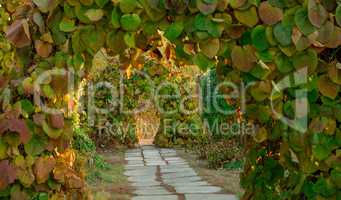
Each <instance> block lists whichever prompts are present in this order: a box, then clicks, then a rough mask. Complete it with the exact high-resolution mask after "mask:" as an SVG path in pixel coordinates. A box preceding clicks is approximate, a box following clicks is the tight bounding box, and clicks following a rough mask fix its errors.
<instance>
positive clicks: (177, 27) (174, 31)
mask: <svg viewBox="0 0 341 200" xmlns="http://www.w3.org/2000/svg"><path fill="white" fill-rule="evenodd" d="M183 30H184V24H183V22H182V21H178V22H174V23H173V24H171V25H170V26H168V27H167V29H166V31H165V37H166V38H167V39H168V40H169V41H171V42H173V41H175V40H176V39H177V38H178V37H179V36H180V35H181V33H182V31H183Z"/></svg>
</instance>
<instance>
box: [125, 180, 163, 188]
mask: <svg viewBox="0 0 341 200" xmlns="http://www.w3.org/2000/svg"><path fill="white" fill-rule="evenodd" d="M131 185H132V186H133V187H136V188H138V187H153V186H159V185H161V183H160V182H158V181H148V182H134V183H132V184H131Z"/></svg>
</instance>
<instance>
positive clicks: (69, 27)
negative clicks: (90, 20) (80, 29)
mask: <svg viewBox="0 0 341 200" xmlns="http://www.w3.org/2000/svg"><path fill="white" fill-rule="evenodd" d="M59 30H61V31H63V32H72V31H74V30H76V25H75V21H74V20H72V19H67V18H64V19H63V20H62V21H61V22H60V24H59Z"/></svg>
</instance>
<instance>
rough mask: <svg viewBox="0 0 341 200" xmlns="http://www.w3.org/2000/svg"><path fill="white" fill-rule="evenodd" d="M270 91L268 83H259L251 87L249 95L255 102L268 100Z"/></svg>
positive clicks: (269, 83)
mask: <svg viewBox="0 0 341 200" xmlns="http://www.w3.org/2000/svg"><path fill="white" fill-rule="evenodd" d="M271 91H272V85H271V82H270V81H259V82H257V83H256V84H255V85H254V86H252V87H251V90H250V93H251V95H252V97H253V98H254V99H255V100H256V101H264V100H265V99H267V98H269V95H270V94H271Z"/></svg>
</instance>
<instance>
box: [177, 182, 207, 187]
mask: <svg viewBox="0 0 341 200" xmlns="http://www.w3.org/2000/svg"><path fill="white" fill-rule="evenodd" d="M172 186H173V187H187V186H211V185H210V184H209V183H207V182H206V181H196V182H190V183H172Z"/></svg>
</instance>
